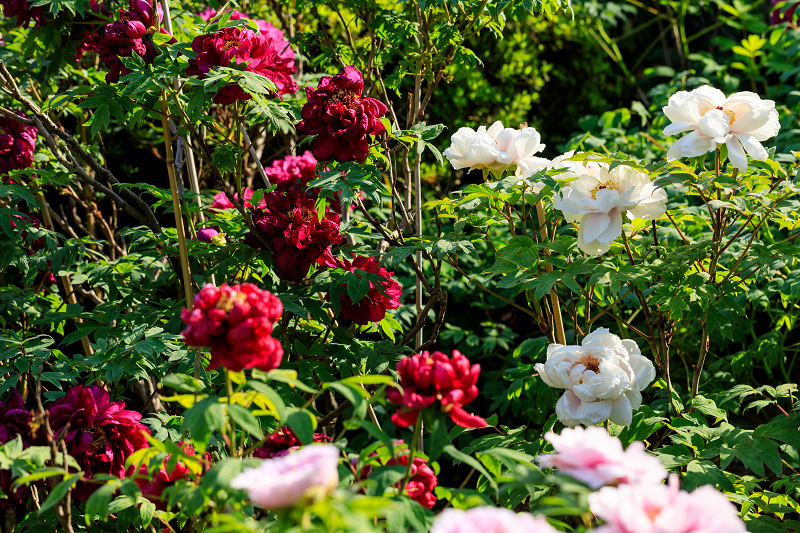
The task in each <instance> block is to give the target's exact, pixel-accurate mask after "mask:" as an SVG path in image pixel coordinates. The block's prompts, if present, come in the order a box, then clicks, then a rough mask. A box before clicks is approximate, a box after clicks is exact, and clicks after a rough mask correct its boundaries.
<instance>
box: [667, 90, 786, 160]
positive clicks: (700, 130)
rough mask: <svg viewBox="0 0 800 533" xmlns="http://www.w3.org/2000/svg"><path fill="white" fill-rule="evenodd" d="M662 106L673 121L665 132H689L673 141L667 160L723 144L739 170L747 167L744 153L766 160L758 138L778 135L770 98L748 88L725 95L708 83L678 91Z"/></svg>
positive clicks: (777, 126) (778, 124) (697, 153)
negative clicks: (749, 90) (763, 97)
mask: <svg viewBox="0 0 800 533" xmlns="http://www.w3.org/2000/svg"><path fill="white" fill-rule="evenodd" d="M663 109H664V114H665V115H667V118H669V120H670V121H671V122H672V124H670V125H669V126H667V127H666V128H664V135H675V134H678V133H683V132H685V131H689V132H690V133H689V134H688V135H685V136H684V137H681V138H680V139H678V140H677V141H676V142H675V144H673V145H672V147H671V148H670V149H669V151H668V152H667V160H669V161H672V160H674V159H680V158H682V157H697V156H701V155H703V154H705V153H708V152H713V151H715V150H716V149H717V147H718V146H720V145H722V144H724V145H725V146H727V147H728V159H730V162H731V164H732V165H733V166H734V167H735V168H737V169H739V171H740V172H746V171H747V155H749V156H750V157H752V158H753V159H758V160H759V161H766V159H767V150H766V149H765V148H764V147H763V146H762V145H761V141H766V140H767V139H769V138H770V137H774V136H775V135H777V134H778V130H780V127H781V125H780V122H779V121H778V111H777V110H776V109H775V102H773V101H772V100H762V99H761V97H760V96H758V95H757V94H755V93H751V92H740V93H734V94H732V95H730V96H729V97H727V98H725V94H724V93H723V92H722V91H720V90H719V89H714V88H713V87H709V86H708V85H704V86H702V87H698V88H697V89H694V90H693V91H678V92H677V93H675V94H673V95H672V96H670V98H669V102H668V103H667V106H666V107H664V108H663Z"/></svg>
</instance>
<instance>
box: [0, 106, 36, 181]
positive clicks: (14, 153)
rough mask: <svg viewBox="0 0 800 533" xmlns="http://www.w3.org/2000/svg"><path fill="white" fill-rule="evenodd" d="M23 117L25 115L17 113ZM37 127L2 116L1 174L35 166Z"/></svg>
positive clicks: (0, 140)
mask: <svg viewBox="0 0 800 533" xmlns="http://www.w3.org/2000/svg"><path fill="white" fill-rule="evenodd" d="M17 114H18V115H19V116H21V117H25V118H27V115H26V114H25V113H21V112H19V111H17ZM38 132H39V130H38V129H36V126H27V125H25V124H22V123H20V122H17V121H15V120H11V119H10V118H8V117H6V116H3V115H0V174H8V173H9V172H10V171H12V170H19V169H22V168H28V167H30V166H31V165H33V150H34V149H35V148H36V134H37V133H38Z"/></svg>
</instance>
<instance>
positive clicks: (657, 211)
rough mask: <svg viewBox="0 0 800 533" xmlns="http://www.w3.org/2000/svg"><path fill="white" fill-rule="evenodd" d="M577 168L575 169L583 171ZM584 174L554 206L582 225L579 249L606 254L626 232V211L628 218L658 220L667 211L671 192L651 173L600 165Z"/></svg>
mask: <svg viewBox="0 0 800 533" xmlns="http://www.w3.org/2000/svg"><path fill="white" fill-rule="evenodd" d="M581 168H586V167H577V168H576V169H575V170H578V171H580V169H581ZM586 170H587V172H585V173H581V174H580V175H579V177H578V179H577V180H575V181H572V182H570V183H569V185H568V186H566V187H564V188H562V190H561V193H560V194H556V195H555V196H554V197H553V207H555V208H556V209H558V210H559V211H562V212H563V213H564V218H566V220H567V222H570V223H574V222H577V223H579V224H580V226H579V229H578V248H580V249H581V250H582V251H583V252H585V253H587V254H591V255H602V254H604V253H606V252H607V251H608V250H609V249H610V248H611V243H612V242H613V241H614V239H616V238H617V237H619V236H620V235H621V234H622V213H623V212H625V213H627V215H628V218H630V219H634V218H642V219H645V220H655V219H657V218H659V217H661V216H663V215H664V213H666V211H667V203H666V202H667V193H666V192H664V190H663V189H661V188H658V187H656V186H655V185H654V184H653V182H652V181H651V180H650V176H648V175H647V174H645V173H644V172H640V171H638V170H635V169H634V168H631V167H629V166H627V165H619V166H617V167H614V168H613V169H609V168H607V167H600V168H599V169H598V170H597V173H596V174H594V173H590V172H588V169H586Z"/></svg>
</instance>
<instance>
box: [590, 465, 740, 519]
mask: <svg viewBox="0 0 800 533" xmlns="http://www.w3.org/2000/svg"><path fill="white" fill-rule="evenodd" d="M589 508H590V510H591V511H592V512H593V513H594V514H595V515H596V516H597V518H599V519H600V520H603V521H605V524H604V525H602V526H599V527H597V528H596V529H594V530H593V531H594V532H595V533H746V531H747V528H746V527H745V525H744V522H743V521H742V519H741V518H740V517H739V513H738V512H737V511H736V506H734V505H733V503H731V501H730V500H728V498H727V497H726V496H725V495H724V494H722V493H721V492H719V491H718V490H716V489H714V488H713V487H711V486H709V485H705V486H702V487H699V488H697V489H695V490H694V491H692V492H691V493H689V492H683V491H680V490H678V478H677V476H671V477H670V480H669V484H667V485H645V486H642V485H620V486H619V487H603V488H602V489H600V490H599V491H597V492H595V493H593V494H590V495H589Z"/></svg>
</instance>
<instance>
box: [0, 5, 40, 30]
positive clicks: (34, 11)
mask: <svg viewBox="0 0 800 533" xmlns="http://www.w3.org/2000/svg"><path fill="white" fill-rule="evenodd" d="M32 4H33V2H32V1H31V0H0V6H2V8H3V15H5V16H6V17H9V18H12V17H17V26H24V27H28V26H29V25H30V23H31V19H33V20H35V21H36V22H37V23H39V22H41V19H42V6H37V7H32Z"/></svg>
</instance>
